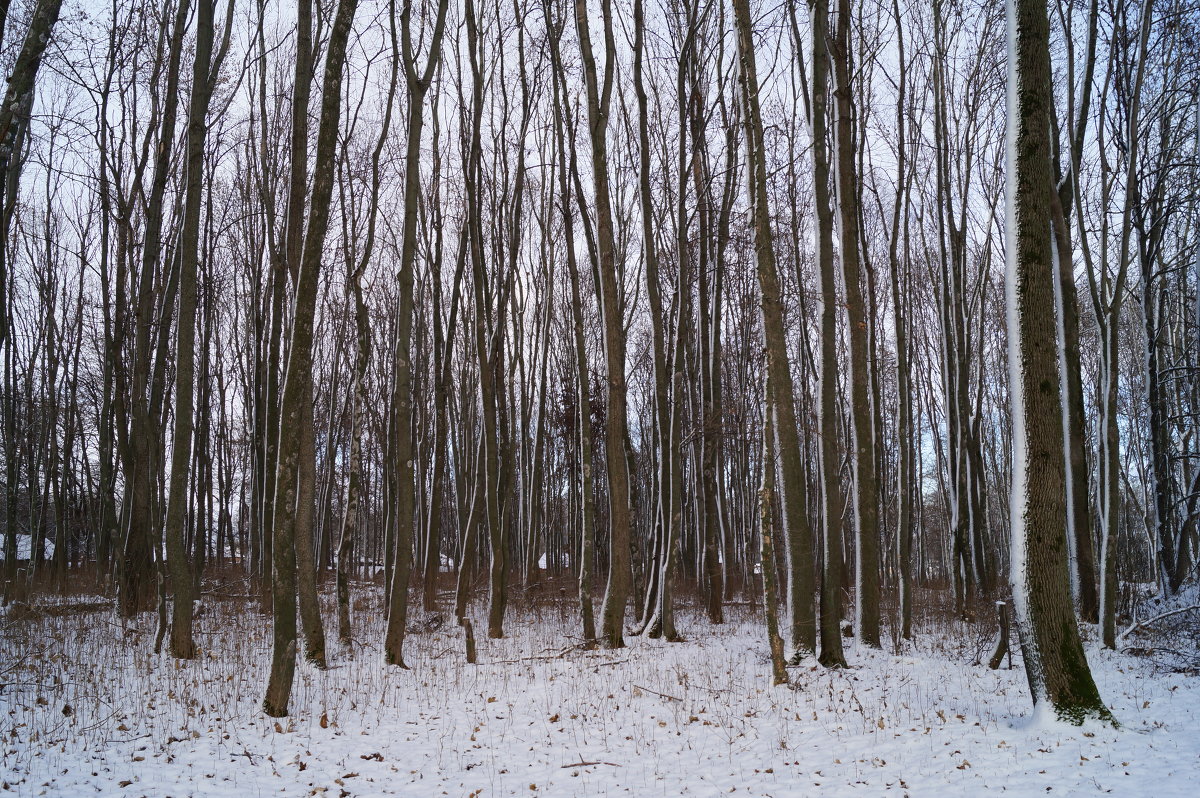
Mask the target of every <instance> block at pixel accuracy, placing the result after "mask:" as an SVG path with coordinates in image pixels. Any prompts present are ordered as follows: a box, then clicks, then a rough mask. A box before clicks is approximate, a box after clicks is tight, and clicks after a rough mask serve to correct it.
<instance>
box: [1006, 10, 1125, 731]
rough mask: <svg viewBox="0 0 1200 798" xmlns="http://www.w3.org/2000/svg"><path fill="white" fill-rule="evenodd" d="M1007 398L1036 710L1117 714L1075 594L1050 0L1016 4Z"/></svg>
mask: <svg viewBox="0 0 1200 798" xmlns="http://www.w3.org/2000/svg"><path fill="white" fill-rule="evenodd" d="M1008 26H1009V35H1008V41H1009V52H1008V59H1009V61H1008V70H1009V72H1008V155H1007V158H1008V184H1007V193H1008V198H1007V200H1008V208H1007V223H1006V234H1007V236H1008V245H1007V256H1008V263H1007V268H1006V269H1005V289H1006V292H1007V304H1008V342H1009V343H1008V362H1009V366H1008V368H1009V395H1010V401H1011V403H1012V418H1013V472H1012V507H1011V518H1012V554H1011V556H1012V589H1013V600H1014V605H1015V609H1016V618H1017V628H1018V630H1019V632H1020V635H1021V647H1022V650H1023V651H1024V656H1025V672H1026V676H1027V677H1028V679H1029V689H1030V693H1032V696H1033V702H1034V706H1035V707H1038V706H1039V705H1041V704H1043V703H1044V704H1045V705H1046V706H1047V708H1048V709H1050V710H1051V711H1053V712H1054V714H1055V715H1056V716H1057V717H1058V718H1060V719H1061V720H1065V721H1069V722H1071V723H1076V724H1080V723H1082V722H1083V721H1084V720H1086V719H1088V718H1099V719H1102V720H1111V719H1112V715H1111V714H1110V713H1109V711H1108V709H1107V708H1106V707H1105V706H1104V703H1103V701H1102V700H1101V699H1100V693H1099V691H1098V690H1097V689H1096V684H1095V682H1094V681H1093V680H1092V673H1091V670H1090V669H1089V668H1088V663H1087V657H1086V656H1085V655H1084V651H1083V643H1082V641H1081V640H1080V638H1079V627H1078V625H1077V623H1076V620H1075V610H1074V607H1073V606H1072V602H1071V585H1070V574H1069V572H1068V565H1067V538H1066V529H1065V527H1064V519H1065V518H1066V512H1067V506H1066V482H1065V480H1066V466H1065V463H1064V455H1063V445H1062V440H1063V438H1062V431H1063V427H1062V405H1061V401H1060V391H1059V373H1058V329H1057V321H1056V317H1055V308H1054V302H1055V300H1054V294H1055V279H1056V274H1055V272H1056V268H1055V267H1056V261H1057V259H1058V257H1059V252H1058V248H1057V241H1056V233H1055V231H1054V228H1053V227H1052V226H1051V224H1050V221H1049V220H1050V218H1051V216H1050V209H1051V196H1052V191H1053V185H1052V182H1051V174H1052V172H1051V165H1050V114H1051V112H1052V107H1053V102H1054V97H1053V94H1052V92H1051V88H1050V23H1049V20H1048V17H1047V13H1046V0H1009V3H1008Z"/></svg>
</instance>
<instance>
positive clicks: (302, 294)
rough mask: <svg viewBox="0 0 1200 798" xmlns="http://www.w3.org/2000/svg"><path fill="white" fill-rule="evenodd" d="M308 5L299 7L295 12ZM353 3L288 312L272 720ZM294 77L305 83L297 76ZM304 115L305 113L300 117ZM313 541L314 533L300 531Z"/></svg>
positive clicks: (336, 34)
mask: <svg viewBox="0 0 1200 798" xmlns="http://www.w3.org/2000/svg"><path fill="white" fill-rule="evenodd" d="M307 5H308V0H300V13H301V15H305V14H308V13H310V10H309V9H306V6H307ZM357 5H358V4H357V0H338V5H337V11H336V13H335V15H334V19H333V29H332V31H331V32H330V36H329V42H328V44H327V49H326V53H325V73H324V76H323V78H322V86H321V92H322V93H321V121H320V123H319V126H318V129H317V153H316V168H315V169H314V171H313V181H312V192H311V195H310V198H309V203H308V211H309V212H308V226H307V227H306V228H305V232H304V246H303V251H302V254H301V257H300V263H299V273H298V275H297V280H296V296H295V304H294V306H293V313H292V316H293V318H292V337H291V348H290V351H289V352H288V366H287V372H286V374H285V376H284V382H283V397H282V400H281V402H280V422H279V423H280V435H279V462H278V464H277V466H276V484H277V485H278V487H279V490H278V491H277V492H276V494H275V513H274V515H275V529H274V532H273V534H274V552H273V556H274V561H273V563H272V571H273V577H274V579H273V584H272V590H273V592H274V612H273V619H274V635H273V637H274V639H273V652H272V658H271V675H270V679H269V681H268V683H267V695H266V698H265V699H264V701H263V710H264V711H265V712H266V713H267V714H268V715H271V716H273V717H283V716H285V715H287V714H288V700H289V699H290V698H291V693H292V679H293V677H294V676H295V670H296V594H295V589H296V543H295V537H296V534H297V523H296V519H297V515H298V514H299V507H300V504H301V503H308V504H311V503H312V501H313V496H312V494H311V492H309V493H308V494H307V495H304V493H303V492H302V491H301V490H300V488H301V486H300V484H299V479H298V477H299V470H300V440H299V436H298V435H297V434H296V430H298V429H299V427H300V425H301V424H303V423H304V421H305V419H306V418H307V419H311V410H310V411H309V412H307V413H306V412H305V407H304V405H305V404H306V403H309V401H310V399H309V397H310V396H311V395H312V380H313V376H312V371H313V355H312V350H313V327H314V326H315V321H316V304H317V283H318V281H319V277H320V269H321V256H322V250H323V248H324V246H325V233H326V231H327V230H328V227H329V205H330V200H331V199H332V197H333V179H334V171H335V165H336V163H337V158H336V155H337V147H338V130H339V128H340V123H341V109H342V105H341V103H342V74H343V71H344V68H345V65H346V45H347V42H348V41H349V39H350V29H351V26H352V25H353V23H354V11H355V9H356V7H357ZM298 60H299V59H298ZM297 78H302V79H304V80H307V79H308V78H307V76H306V75H301V74H300V69H299V68H298V69H297ZM305 113H307V111H305ZM301 532H302V533H303V534H310V532H311V530H308V529H304V530H301Z"/></svg>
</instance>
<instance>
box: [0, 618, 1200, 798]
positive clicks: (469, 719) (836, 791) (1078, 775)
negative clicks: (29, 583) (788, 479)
mask: <svg viewBox="0 0 1200 798" xmlns="http://www.w3.org/2000/svg"><path fill="white" fill-rule="evenodd" d="M356 604H357V605H359V607H360V610H361V611H360V612H358V613H357V614H356V620H357V622H358V623H359V629H358V631H359V634H360V639H362V640H363V641H365V642H363V643H361V644H356V645H355V646H354V648H353V651H352V652H340V651H336V650H334V651H331V652H330V653H331V655H332V664H333V667H331V668H330V669H329V670H328V671H325V672H321V671H317V670H314V669H313V668H311V667H310V666H308V665H307V664H304V663H301V665H300V666H299V668H298V671H297V678H296V688H295V692H294V695H293V701H292V712H293V714H292V717H291V718H288V719H283V720H282V721H280V722H279V724H278V725H277V722H276V720H275V719H272V718H267V717H265V716H264V715H263V713H262V712H261V710H260V708H259V706H260V702H261V699H262V694H263V689H264V685H265V680H266V673H267V663H268V662H269V658H270V656H269V654H270V652H269V648H268V640H269V624H268V622H267V620H266V619H264V618H263V617H262V616H261V615H260V614H259V613H258V612H257V611H255V610H254V609H253V608H252V607H251V606H250V605H249V604H246V603H244V602H242V603H233V602H217V603H213V604H210V605H208V606H207V608H206V612H205V614H203V615H202V616H201V617H200V618H199V619H198V621H197V623H198V640H199V642H200V645H201V646H202V647H203V651H204V653H203V656H202V658H201V659H199V660H198V661H195V662H191V663H177V662H175V661H173V660H171V659H170V658H169V657H168V656H166V655H165V654H163V655H158V656H156V655H154V654H152V653H151V649H152V647H153V629H154V626H153V618H152V617H151V616H145V617H144V618H143V619H141V623H140V625H139V626H138V627H137V628H134V627H132V626H129V627H126V626H123V625H122V624H121V623H120V622H119V621H117V620H116V619H115V618H114V616H113V614H112V612H111V610H108V611H103V612H98V611H96V609H95V605H85V606H84V608H83V611H80V612H70V611H58V612H47V613H45V614H44V615H43V616H42V617H40V618H39V619H34V620H17V619H16V618H15V617H14V618H7V617H4V618H0V682H2V683H3V685H2V689H0V737H2V740H0V745H2V751H3V756H2V757H0V781H2V782H3V784H2V785H0V786H2V787H3V789H2V790H0V794H4V791H11V792H13V793H15V794H17V795H51V796H54V795H59V796H87V795H122V796H125V795H127V796H143V795H144V796H176V798H178V797H179V796H186V795H196V796H201V795H202V796H238V797H239V798H251V797H252V796H274V795H287V796H335V797H337V798H344V797H345V796H368V795H402V796H440V795H451V796H472V798H479V797H482V796H501V795H516V796H628V795H633V796H680V795H687V796H715V795H753V796H803V795H848V794H858V795H878V794H884V793H887V794H896V795H903V794H911V795H914V796H921V795H975V794H979V793H984V792H988V793H993V792H994V793H1005V794H1010V795H1048V794H1049V795H1064V794H1069V795H1078V794H1103V793H1106V792H1111V793H1113V794H1114V795H1153V796H1155V798H1168V797H1169V796H1189V798H1190V797H1191V796H1194V795H1195V794H1196V786H1195V782H1196V780H1197V777H1200V738H1197V736H1196V732H1195V729H1196V727H1197V724H1196V720H1197V718H1198V717H1200V681H1198V679H1197V677H1195V676H1189V675H1184V674H1180V673H1172V672H1166V671H1164V670H1163V669H1161V668H1156V666H1155V665H1154V664H1153V663H1152V661H1150V660H1149V659H1147V658H1137V657H1132V656H1130V655H1128V654H1115V653H1111V652H1103V651H1100V650H1099V649H1098V648H1096V647H1095V646H1089V650H1088V654H1089V658H1090V660H1091V662H1092V665H1093V668H1094V670H1095V673H1096V677H1097V681H1098V683H1099V686H1100V690H1101V692H1102V694H1103V695H1104V696H1105V698H1106V699H1107V700H1108V701H1109V702H1110V705H1111V706H1112V708H1113V710H1114V712H1115V713H1116V715H1117V717H1118V718H1119V720H1120V721H1121V723H1122V724H1123V726H1122V728H1121V729H1120V730H1114V729H1111V728H1107V727H1102V726H1098V725H1097V726H1091V727H1084V728H1082V729H1080V728H1074V727H1068V726H1062V725H1058V724H1034V723H1032V722H1031V721H1030V720H1029V718H1030V716H1031V711H1030V705H1029V698H1028V688H1027V686H1026V684H1025V676H1024V673H1023V671H1021V670H1020V668H1019V659H1018V660H1017V662H1018V668H1017V669H1014V670H1004V669H1002V670H1000V671H995V672H994V671H990V670H988V669H987V667H985V666H982V665H975V664H972V661H973V660H974V659H975V657H976V656H977V655H978V652H979V651H980V650H981V648H984V647H986V645H987V641H986V634H985V633H986V630H985V629H982V628H980V629H969V628H963V627H957V628H956V630H954V631H953V632H952V633H951V634H949V635H946V634H933V633H929V632H927V633H925V634H923V635H922V637H921V639H920V640H919V641H918V643H917V644H916V645H915V646H914V647H912V648H911V649H910V650H907V651H905V652H904V653H903V654H902V655H899V656H897V655H894V654H893V653H890V652H889V653H885V652H878V651H875V652H872V651H865V650H863V649H856V648H854V647H853V646H851V648H850V649H849V650H848V651H847V654H848V657H849V659H850V661H851V664H852V668H851V669H849V670H844V671H828V670H825V669H823V668H820V667H818V666H815V665H812V666H810V667H802V668H798V669H793V670H792V674H793V677H794V683H795V684H794V688H773V687H771V686H770V685H769V681H768V679H769V672H770V669H769V666H768V664H767V658H766V645H765V640H764V637H763V633H762V625H761V622H760V621H759V620H758V618H757V617H751V616H750V615H749V612H748V611H747V610H746V609H745V608H743V607H731V608H730V609H731V614H732V615H733V616H734V617H733V619H732V620H731V621H730V622H729V623H727V624H725V625H724V626H721V627H712V626H709V625H708V624H707V623H706V622H704V621H703V620H701V619H699V618H698V617H696V616H694V615H693V614H691V613H690V612H688V611H686V610H685V611H681V613H680V619H679V620H680V626H681V628H682V631H683V632H684V634H685V635H687V636H688V638H689V641H688V642H686V643H678V644H669V643H664V642H660V641H653V640H644V639H641V638H637V637H629V638H627V641H628V643H629V647H628V648H627V649H624V650H617V651H584V650H581V649H576V648H571V645H572V643H574V642H575V641H574V640H573V639H570V638H569V637H568V636H569V635H573V634H575V621H574V607H573V605H571V604H570V603H567V602H564V603H563V604H562V606H555V605H546V606H543V607H541V608H539V609H535V610H530V611H526V612H522V613H514V616H510V621H509V623H508V626H507V631H508V633H509V636H508V637H507V638H506V639H504V640H498V641H493V640H487V639H484V638H482V637H481V638H480V639H479V641H478V642H479V663H478V664H476V665H468V664H466V662H465V661H464V658H463V655H462V651H463V645H462V639H461V632H460V631H459V630H458V629H457V628H452V626H451V624H447V625H446V626H445V627H443V628H441V629H439V630H437V631H435V632H432V633H426V632H422V633H419V634H414V635H412V636H410V638H409V640H408V644H407V648H406V659H407V662H408V664H409V665H410V666H411V670H399V669H395V668H388V667H386V666H384V665H383V662H382V655H381V653H380V649H379V646H378V642H377V641H378V640H379V639H380V638H381V634H382V625H381V621H380V620H379V617H378V616H379V614H378V599H376V598H374V597H366V596H363V597H361V598H359V599H358V600H357V601H356ZM365 614H369V615H370V616H371V617H364V616H365ZM418 614H419V613H418ZM327 617H329V616H327ZM980 626H981V627H982V624H981V625H980ZM477 628H481V629H482V628H484V624H482V623H480V624H477ZM330 632H331V639H332V632H333V630H332V629H330ZM968 640H969V641H971V642H956V641H968ZM849 642H850V641H848V643H849ZM984 658H985V659H986V656H985V657H984ZM10 794H11V793H10Z"/></svg>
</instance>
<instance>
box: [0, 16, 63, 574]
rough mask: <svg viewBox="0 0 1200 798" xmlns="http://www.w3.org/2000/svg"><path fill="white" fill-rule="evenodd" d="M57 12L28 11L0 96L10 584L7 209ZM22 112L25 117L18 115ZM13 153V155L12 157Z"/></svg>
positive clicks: (12, 396) (13, 482) (12, 497)
mask: <svg viewBox="0 0 1200 798" xmlns="http://www.w3.org/2000/svg"><path fill="white" fill-rule="evenodd" d="M61 8H62V0H41V2H39V3H38V4H37V6H36V7H35V8H34V10H33V16H32V17H31V18H30V20H29V30H28V31H27V32H26V35H25V41H24V42H23V43H22V44H21V51H20V52H19V53H18V54H17V60H16V61H15V62H14V63H13V67H12V71H11V72H10V73H9V75H8V87H7V89H6V90H5V92H4V98H3V104H2V105H0V351H2V352H3V354H4V358H5V362H4V386H3V398H0V402H3V413H4V460H5V480H4V481H5V491H4V494H5V496H4V511H3V512H4V516H3V519H4V568H5V574H4V576H5V584H6V585H12V584H13V582H14V580H15V578H16V567H17V522H16V514H17V491H18V488H17V451H16V449H17V426H16V422H17V410H16V401H17V400H16V385H15V374H14V373H13V368H12V365H13V364H12V346H13V344H12V341H11V335H12V308H11V299H12V298H11V296H10V295H9V269H8V262H7V258H8V252H9V247H8V232H9V226H10V222H11V220H12V212H11V210H10V209H9V208H8V207H7V206H8V204H9V198H10V197H13V198H15V197H16V196H17V181H18V179H19V177H20V158H19V155H18V153H17V152H16V150H17V146H16V143H17V141H18V138H19V136H18V133H19V132H21V131H23V129H24V128H25V126H27V125H28V123H29V120H28V115H27V112H28V109H29V108H30V104H29V100H30V99H32V97H33V87H34V83H35V81H36V79H37V73H38V69H39V67H40V66H41V64H42V55H43V54H44V53H45V52H46V47H47V46H48V45H49V44H50V37H51V35H52V34H53V32H54V26H55V24H56V23H57V22H58V14H59V11H60V10H61ZM7 15H8V2H7V0H5V2H4V16H3V17H2V18H0V35H2V34H3V30H4V27H3V24H2V22H4V21H7ZM23 112H25V113H23ZM14 155H16V156H17V157H16V158H14Z"/></svg>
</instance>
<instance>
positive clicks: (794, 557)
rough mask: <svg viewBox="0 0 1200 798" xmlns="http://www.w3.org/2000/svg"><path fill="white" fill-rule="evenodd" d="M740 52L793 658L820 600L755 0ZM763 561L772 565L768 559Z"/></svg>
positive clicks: (742, 3)
mask: <svg viewBox="0 0 1200 798" xmlns="http://www.w3.org/2000/svg"><path fill="white" fill-rule="evenodd" d="M733 11H734V20H735V25H736V28H737V41H738V56H739V58H740V61H741V74H740V78H741V83H742V104H743V108H744V109H745V113H744V124H745V127H746V144H747V147H746V148H747V156H748V158H749V169H748V180H749V187H748V188H749V193H750V198H751V207H752V210H753V230H754V254H755V259H756V261H757V264H758V284H759V290H760V292H761V309H762V324H763V334H764V337H765V338H766V351H767V379H768V380H769V384H770V386H771V393H770V396H769V397H768V399H769V401H768V402H767V408H766V412H768V413H770V414H771V416H772V418H771V423H772V424H773V426H774V432H775V440H774V446H775V454H776V458H777V460H778V463H779V476H780V479H779V487H780V492H781V500H782V504H783V529H784V533H785V535H786V541H787V562H788V604H789V614H790V626H791V630H790V631H791V640H790V641H789V645H790V646H791V649H792V656H791V659H793V660H799V659H801V658H803V657H805V656H809V655H811V654H814V653H816V642H817V641H816V618H815V612H814V607H813V582H814V575H813V556H812V554H813V543H812V529H811V528H810V527H809V524H808V511H807V509H806V504H807V496H806V493H807V488H806V486H805V484H804V480H805V476H804V463H803V459H802V458H803V453H802V451H801V448H800V436H799V431H798V430H797V427H796V405H795V394H794V392H793V386H792V372H791V367H790V365H789V364H788V356H787V333H786V328H785V326H784V320H783V301H782V299H781V297H780V287H779V270H778V268H777V267H776V263H775V247H774V243H773V240H772V234H771V213H770V208H769V207H768V206H767V156H766V150H765V146H764V134H763V121H762V114H761V112H760V110H759V98H758V70H757V67H756V65H755V58H754V30H753V22H752V17H751V15H750V3H749V0H734V3H733ZM763 567H764V568H766V567H767V565H766V564H765V563H764V565H763Z"/></svg>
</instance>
